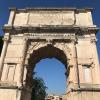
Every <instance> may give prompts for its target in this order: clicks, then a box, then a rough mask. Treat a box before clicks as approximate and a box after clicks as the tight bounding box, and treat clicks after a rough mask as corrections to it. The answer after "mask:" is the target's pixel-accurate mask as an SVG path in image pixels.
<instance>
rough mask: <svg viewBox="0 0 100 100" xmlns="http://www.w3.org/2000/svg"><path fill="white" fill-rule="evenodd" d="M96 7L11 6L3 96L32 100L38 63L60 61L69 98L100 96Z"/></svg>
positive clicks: (1, 74)
mask: <svg viewBox="0 0 100 100" xmlns="http://www.w3.org/2000/svg"><path fill="white" fill-rule="evenodd" d="M91 12H92V9H90V8H84V9H76V8H26V9H15V8H12V9H10V16H9V20H8V24H5V25H4V27H3V31H4V32H5V35H4V39H3V40H4V44H3V49H2V53H1V57H0V100H31V91H32V89H31V87H30V81H31V80H32V71H33V70H34V68H35V65H36V63H37V62H39V61H40V60H41V59H43V58H52V57H55V58H56V59H58V60H60V61H61V62H62V63H63V64H64V65H65V68H66V77H67V78H68V79H67V80H66V83H67V85H68V87H67V91H66V100H99V98H100V77H99V76H100V66H99V61H98V54H97V48H96V33H97V32H98V30H99V28H98V27H97V26H96V25H94V24H93V20H92V15H91V14H92V13H91Z"/></svg>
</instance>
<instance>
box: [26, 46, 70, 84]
mask: <svg viewBox="0 0 100 100" xmlns="http://www.w3.org/2000/svg"><path fill="white" fill-rule="evenodd" d="M53 57H54V58H56V59H58V60H59V61H61V62H62V63H63V64H64V65H65V69H66V73H67V74H66V73H65V74H66V75H67V76H68V75H69V69H68V64H67V55H66V53H65V52H64V51H63V50H61V49H59V47H58V48H57V47H55V46H53V45H46V46H43V47H40V48H38V49H36V50H33V52H32V53H31V54H30V57H29V59H28V67H27V76H26V85H30V81H31V79H32V76H33V74H34V73H33V71H34V68H35V65H36V64H37V63H38V62H39V61H40V60H41V59H45V58H53ZM28 82H29V83H28Z"/></svg>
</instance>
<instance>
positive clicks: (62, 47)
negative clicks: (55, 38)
mask: <svg viewBox="0 0 100 100" xmlns="http://www.w3.org/2000/svg"><path fill="white" fill-rule="evenodd" d="M54 47H56V48H59V49H60V50H63V52H64V53H65V55H66V56H67V59H70V58H71V55H72V54H71V48H70V47H69V46H68V45H67V44H66V43H56V44H55V45H54Z"/></svg>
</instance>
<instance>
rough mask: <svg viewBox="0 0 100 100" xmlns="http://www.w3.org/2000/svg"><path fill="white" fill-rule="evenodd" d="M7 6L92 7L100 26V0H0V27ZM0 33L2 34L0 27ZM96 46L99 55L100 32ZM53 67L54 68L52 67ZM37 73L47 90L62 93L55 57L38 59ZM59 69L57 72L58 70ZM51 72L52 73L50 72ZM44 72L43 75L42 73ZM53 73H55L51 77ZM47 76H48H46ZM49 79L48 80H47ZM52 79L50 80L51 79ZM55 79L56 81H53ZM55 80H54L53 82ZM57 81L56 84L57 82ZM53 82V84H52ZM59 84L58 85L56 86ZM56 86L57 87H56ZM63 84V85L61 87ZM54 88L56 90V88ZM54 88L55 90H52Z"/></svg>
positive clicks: (61, 69) (61, 67)
mask: <svg viewBox="0 0 100 100" xmlns="http://www.w3.org/2000/svg"><path fill="white" fill-rule="evenodd" d="M9 7H17V8H25V7H76V8H84V7H92V8H94V11H93V20H94V24H96V25H98V26H100V0H0V28H1V27H2V26H3V25H4V24H5V23H7V21H8V17H9V9H8V8H9ZM0 35H3V32H2V30H1V29H0ZM97 39H98V42H97V48H98V54H99V57H100V51H99V49H100V32H98V34H97ZM52 68H54V69H52ZM35 70H36V72H37V75H40V76H42V77H43V78H44V79H45V80H46V84H47V85H48V91H51V90H52V91H54V92H55V93H56V92H57V91H58V92H59V93H63V92H64V89H65V85H66V83H65V76H64V71H65V69H64V65H63V64H61V63H60V62H59V61H58V60H56V59H51V60H50V59H49V60H48V59H45V60H42V61H40V62H39V63H38V64H37V67H36V69H35ZM58 70H59V72H58ZM51 73H52V74H51ZM44 74H45V75H44ZM53 75H55V76H54V77H53ZM47 76H48V78H47ZM48 79H49V80H48ZM51 79H52V80H51ZM55 79H56V81H55ZM54 81H55V82H54ZM57 83H58V84H57ZM53 84H54V85H53ZM58 85H59V86H58ZM57 86H58V87H59V88H57ZM61 86H63V87H61ZM56 88H57V89H58V90H56ZM54 89H55V90H54Z"/></svg>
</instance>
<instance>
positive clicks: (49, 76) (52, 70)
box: [34, 58, 67, 95]
mask: <svg viewBox="0 0 100 100" xmlns="http://www.w3.org/2000/svg"><path fill="white" fill-rule="evenodd" d="M34 71H35V75H34V76H35V77H40V78H42V79H43V80H44V83H45V85H46V87H47V91H46V92H47V94H49V95H51V94H55V95H62V94H65V93H66V84H67V83H66V80H67V79H66V76H65V71H66V70H65V67H64V64H62V63H61V62H60V61H59V60H57V59H56V58H52V59H50V58H45V59H42V60H40V62H38V63H37V64H36V67H35V69H34Z"/></svg>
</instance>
